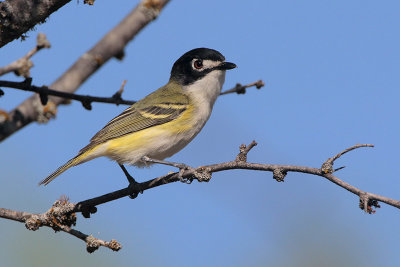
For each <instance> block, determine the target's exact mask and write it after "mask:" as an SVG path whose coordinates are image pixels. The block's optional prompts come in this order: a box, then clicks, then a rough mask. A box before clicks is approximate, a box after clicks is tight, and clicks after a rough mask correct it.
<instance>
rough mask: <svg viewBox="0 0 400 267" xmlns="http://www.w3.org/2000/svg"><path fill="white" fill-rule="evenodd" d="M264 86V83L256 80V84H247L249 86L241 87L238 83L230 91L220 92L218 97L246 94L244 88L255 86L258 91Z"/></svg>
mask: <svg viewBox="0 0 400 267" xmlns="http://www.w3.org/2000/svg"><path fill="white" fill-rule="evenodd" d="M264 85H265V83H264V82H263V81H262V80H258V81H256V82H253V83H249V84H246V85H241V84H240V83H237V84H236V86H235V87H233V88H232V89H229V90H226V91H223V92H221V94H220V95H226V94H232V93H237V94H245V93H246V88H249V87H253V86H255V87H256V88H257V89H260V88H261V87H263V86H264Z"/></svg>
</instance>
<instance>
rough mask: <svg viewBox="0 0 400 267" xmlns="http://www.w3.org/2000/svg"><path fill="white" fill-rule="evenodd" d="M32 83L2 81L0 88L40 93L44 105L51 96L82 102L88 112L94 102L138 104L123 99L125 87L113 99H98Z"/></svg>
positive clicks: (30, 80)
mask: <svg viewBox="0 0 400 267" xmlns="http://www.w3.org/2000/svg"><path fill="white" fill-rule="evenodd" d="M31 82H32V79H31V78H28V79H25V81H23V82H11V81H0V87H8V88H14V89H20V90H24V91H30V92H35V93H38V94H39V95H40V99H41V102H42V105H46V104H47V101H48V96H49V95H52V96H58V97H63V98H65V99H72V100H77V101H80V102H81V103H82V105H83V107H84V108H86V109H87V110H91V109H92V106H91V103H92V102H98V103H111V104H116V105H132V104H134V103H136V101H131V100H124V99H122V97H121V94H122V91H123V87H121V89H120V90H119V91H117V92H116V93H115V94H114V95H113V96H112V97H98V96H89V95H79V94H72V93H66V92H62V91H57V90H54V89H50V88H48V87H46V86H41V87H38V86H35V85H32V84H31ZM125 83H126V81H125ZM123 85H124V84H123Z"/></svg>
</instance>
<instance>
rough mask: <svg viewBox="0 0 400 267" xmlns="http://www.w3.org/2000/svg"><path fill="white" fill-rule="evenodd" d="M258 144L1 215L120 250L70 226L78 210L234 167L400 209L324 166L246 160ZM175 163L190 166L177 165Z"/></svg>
mask: <svg viewBox="0 0 400 267" xmlns="http://www.w3.org/2000/svg"><path fill="white" fill-rule="evenodd" d="M256 145H257V143H256V142H255V141H253V142H251V143H250V145H248V146H246V145H241V146H240V148H239V154H238V155H237V156H236V159H235V160H233V161H229V162H224V163H218V164H212V165H206V166H202V167H199V168H191V167H189V168H185V169H183V170H181V171H179V172H174V173H169V174H167V175H164V176H161V177H157V178H154V179H151V180H148V181H145V182H142V183H135V184H133V185H129V186H128V187H126V188H123V189H120V190H117V191H114V192H111V193H108V194H105V195H102V196H99V197H95V198H92V199H88V200H85V201H81V202H79V203H76V204H74V203H70V202H68V200H67V199H65V198H64V199H60V200H57V201H56V202H55V203H54V204H53V206H52V208H51V209H50V210H48V211H47V212H45V213H43V214H31V213H27V212H17V211H12V210H8V209H4V208H0V217H1V218H5V219H10V220H15V221H19V222H23V223H25V226H26V227H27V228H28V229H29V230H37V229H38V228H39V227H41V226H47V227H51V228H53V229H54V230H56V231H64V232H66V233H69V234H71V235H74V236H76V237H78V238H79V239H81V240H83V241H85V242H86V246H87V250H88V252H93V251H95V250H96V249H97V248H99V247H100V246H105V247H108V248H110V249H113V250H119V249H120V248H121V245H120V244H119V243H118V242H116V241H115V240H111V241H110V242H106V241H102V240H99V239H96V238H94V237H92V236H88V235H85V234H83V233H81V232H79V231H77V230H74V229H72V228H71V226H73V225H75V223H76V216H75V213H76V212H81V213H82V215H83V216H84V217H86V218H89V217H90V215H91V214H93V213H96V212H97V207H96V206H98V205H100V204H104V203H107V202H110V201H113V200H116V199H119V198H123V197H126V196H130V197H131V198H132V196H134V197H137V196H138V195H139V193H143V192H144V191H146V190H149V189H151V188H154V187H157V186H161V185H165V184H169V183H173V182H178V181H181V182H184V183H191V182H192V181H193V180H197V181H199V182H208V181H210V179H211V177H212V174H213V173H215V172H220V171H226V170H234V169H243V170H258V171H270V172H272V173H273V178H274V179H275V180H277V181H278V182H283V181H284V179H285V177H286V175H287V173H288V172H300V173H307V174H312V175H316V176H320V177H323V178H325V179H327V180H329V181H331V182H332V183H334V184H336V185H338V186H340V187H342V188H344V189H346V190H347V191H349V192H351V193H353V194H355V195H357V196H358V197H359V207H360V208H361V209H363V210H364V211H365V212H366V213H369V214H372V213H375V208H380V205H379V201H380V202H383V203H386V204H388V205H390V206H393V207H396V208H398V209H400V201H398V200H394V199H391V198H388V197H384V196H380V195H376V194H373V193H369V192H366V191H363V190H361V189H358V188H356V187H354V186H352V185H350V184H348V183H346V182H344V181H342V180H341V179H339V178H338V177H336V176H334V175H332V173H329V172H326V171H325V170H323V169H322V168H312V167H303V166H294V165H277V164H260V163H249V162H247V154H248V153H249V151H250V150H251V149H252V148H253V147H255V146H256ZM365 146H371V145H356V146H353V147H351V148H348V149H346V150H344V151H343V152H340V153H339V154H338V155H339V156H338V155H336V156H335V157H333V158H338V157H340V155H343V154H344V153H346V152H348V151H351V150H353V149H356V148H359V147H365ZM176 166H187V165H185V164H176ZM187 167H188V166H187Z"/></svg>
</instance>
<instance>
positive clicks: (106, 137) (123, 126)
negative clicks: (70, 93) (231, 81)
mask: <svg viewBox="0 0 400 267" xmlns="http://www.w3.org/2000/svg"><path fill="white" fill-rule="evenodd" d="M235 67H236V65H235V64H233V63H230V62H225V57H224V56H223V55H222V54H221V53H219V52H218V51H216V50H213V49H208V48H197V49H193V50H191V51H189V52H187V53H185V54H184V55H183V56H181V57H180V58H179V59H178V60H177V61H176V62H175V63H174V65H173V67H172V70H171V77H170V79H169V82H168V83H167V84H166V85H164V86H163V87H161V88H159V89H158V90H156V91H155V92H153V93H151V94H149V95H148V96H146V97H145V98H143V99H141V100H140V101H138V102H136V103H135V104H133V105H132V106H131V107H129V108H127V109H126V110H125V111H123V112H122V113H121V114H120V115H118V116H117V117H115V118H114V119H112V120H111V121H110V122H109V123H107V125H106V126H105V127H104V128H103V129H101V130H100V131H99V132H98V133H96V134H95V135H94V136H93V137H92V139H90V143H89V144H88V145H87V146H85V147H84V148H82V149H81V150H80V151H79V153H78V155H77V156H75V157H74V158H72V159H71V160H69V161H68V162H67V163H65V164H64V165H62V166H61V167H59V168H58V169H57V170H56V171H55V172H53V173H52V174H50V175H49V176H47V177H46V178H45V179H43V180H42V181H41V182H40V183H39V184H40V185H42V184H44V185H47V184H48V183H50V182H51V181H52V180H53V179H54V178H56V177H57V176H59V175H60V174H61V173H63V172H65V171H66V170H67V169H69V168H71V167H73V166H76V165H79V164H81V163H84V162H86V161H89V160H92V159H94V158H97V157H102V156H106V157H108V158H110V159H112V160H115V161H116V162H118V164H120V166H121V168H123V170H125V169H124V167H123V164H129V165H135V166H138V167H141V166H145V165H148V162H147V161H144V159H143V158H144V157H148V158H150V159H156V160H163V159H165V158H167V157H170V156H172V155H174V154H175V153H177V152H178V151H180V150H181V149H182V148H184V147H185V146H186V145H187V144H188V143H189V142H190V141H192V139H193V138H194V137H195V136H196V135H197V134H198V133H199V132H200V130H201V129H202V128H203V126H204V124H205V123H206V122H207V120H208V118H209V117H210V115H211V111H212V109H213V106H214V103H215V100H216V99H217V97H218V96H219V94H220V92H221V89H222V85H223V84H224V81H225V72H226V70H229V69H233V68H235Z"/></svg>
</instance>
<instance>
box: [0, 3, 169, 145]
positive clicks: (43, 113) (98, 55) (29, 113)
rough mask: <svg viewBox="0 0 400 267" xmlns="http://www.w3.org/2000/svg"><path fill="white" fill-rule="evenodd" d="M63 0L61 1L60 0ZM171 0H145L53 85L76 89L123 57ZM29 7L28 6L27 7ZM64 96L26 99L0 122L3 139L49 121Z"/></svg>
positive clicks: (0, 135) (67, 89) (62, 89)
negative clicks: (114, 59)
mask: <svg viewBox="0 0 400 267" xmlns="http://www.w3.org/2000/svg"><path fill="white" fill-rule="evenodd" d="M56 2H57V3H58V1H56ZM60 2H61V1H60ZM168 2H169V0H143V1H141V2H140V3H139V4H138V5H137V6H136V8H134V9H133V10H132V11H131V12H130V13H129V14H128V15H127V16H126V17H125V18H124V19H123V20H122V21H121V22H120V24H118V25H117V26H116V27H114V28H113V29H112V30H111V31H110V32H109V33H107V34H106V35H105V36H104V37H103V38H102V39H101V40H100V41H99V42H98V43H97V44H96V45H95V46H94V47H93V48H92V49H90V50H89V51H87V52H86V53H85V54H83V55H82V56H81V57H80V58H79V59H78V60H77V61H76V62H75V63H74V64H73V65H72V66H71V67H70V68H69V69H68V70H67V71H66V72H65V73H64V74H63V75H62V76H60V77H59V78H58V79H57V80H56V81H55V82H54V83H52V84H51V85H50V86H49V87H50V88H53V89H55V90H57V91H62V92H66V93H73V92H75V91H76V90H77V89H78V88H79V86H80V85H81V84H82V83H83V82H84V81H86V79H88V78H89V77H90V75H92V74H93V73H94V72H95V71H97V70H98V69H99V68H100V67H101V66H102V65H104V63H106V62H107V61H108V60H109V59H110V58H113V57H117V58H119V59H121V58H122V56H123V54H124V48H125V46H126V44H127V43H128V42H129V41H130V40H132V39H133V37H134V36H136V34H137V33H139V31H140V30H142V29H143V28H144V27H145V26H146V25H148V24H149V23H150V22H151V21H153V20H154V19H156V18H157V16H158V15H159V13H160V12H161V10H162V9H163V7H164V6H165V5H166V4H167V3H168ZM24 8H25V7H24ZM64 101H65V100H64V98H60V97H49V101H48V103H47V105H46V106H44V107H43V106H42V105H41V103H40V99H39V97H38V96H37V95H33V96H32V97H30V98H28V99H27V100H25V101H24V102H23V103H21V104H20V105H19V106H18V107H16V108H15V109H14V110H12V111H11V112H10V113H9V114H8V116H6V118H7V119H6V120H5V121H4V122H2V123H0V141H2V140H4V139H6V138H7V137H8V136H10V135H11V134H13V133H15V132H16V131H18V130H20V129H21V128H23V127H24V126H26V125H28V124H30V123H31V122H33V121H38V122H46V121H48V120H49V119H50V118H52V117H54V115H55V113H56V107H57V106H58V105H59V104H61V103H63V102H64Z"/></svg>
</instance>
